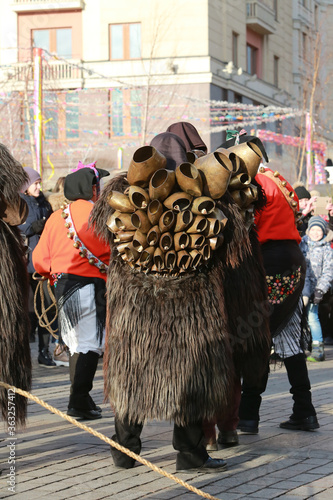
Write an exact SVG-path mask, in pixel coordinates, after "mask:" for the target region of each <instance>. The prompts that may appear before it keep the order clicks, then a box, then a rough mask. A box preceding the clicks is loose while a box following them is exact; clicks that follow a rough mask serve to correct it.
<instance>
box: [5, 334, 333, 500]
mask: <svg viewBox="0 0 333 500" xmlns="http://www.w3.org/2000/svg"><path fill="white" fill-rule="evenodd" d="M30 345H31V348H32V354H33V387H32V393H33V394H35V395H36V396H38V397H40V398H41V399H43V400H44V401H46V402H48V403H49V404H51V405H53V406H55V407H56V408H58V409H60V410H62V411H66V408H67V400H68V391H69V380H68V368H64V367H56V368H51V369H50V368H49V369H47V368H44V367H41V366H39V365H38V363H37V353H36V350H37V344H36V343H33V344H30ZM308 368H309V372H310V378H311V383H312V393H313V401H314V404H315V407H316V409H317V413H318V419H319V422H320V425H321V427H320V429H319V430H318V431H315V432H302V431H295V432H292V431H287V430H283V429H280V428H279V426H278V424H279V422H280V421H282V420H284V419H285V418H286V417H288V416H289V415H290V413H291V406H292V399H291V395H290V394H289V384H288V380H287V375H286V372H285V369H284V368H283V367H279V368H277V369H275V371H273V372H272V373H271V375H270V378H269V382H268V388H267V391H266V393H265V395H264V398H263V403H262V408H261V422H260V429H259V434H258V435H256V436H250V435H245V434H240V444H239V446H237V447H234V448H228V449H220V450H219V451H217V452H213V453H212V456H214V457H221V458H222V457H223V458H224V459H226V460H227V462H228V470H227V471H225V472H222V473H219V474H193V475H190V474H179V477H180V478H181V479H183V480H184V481H188V482H189V483H190V484H192V485H194V486H196V487H197V488H200V489H202V490H203V491H205V492H207V493H210V494H211V495H214V496H215V497H217V498H219V499H223V500H236V499H272V498H282V499H284V500H292V499H298V500H300V499H308V498H311V499H316V500H331V499H332V498H333V391H332V388H333V380H332V378H333V377H332V375H333V347H329V348H326V361H324V362H321V363H308ZM93 396H94V399H95V400H96V402H97V403H98V404H99V405H101V406H102V408H103V418H102V419H101V420H97V421H87V422H85V423H87V425H89V426H91V427H92V428H94V429H96V430H98V431H100V432H102V433H103V434H105V435H106V436H109V437H111V436H112V434H113V413H112V411H111V409H110V407H109V405H108V404H107V403H103V404H101V403H102V401H103V380H102V360H101V362H100V363H99V367H98V371H97V374H96V378H95V384H94V389H93ZM28 415H29V418H28V425H27V427H26V429H25V430H24V431H21V432H18V433H17V434H16V438H17V439H16V441H15V460H16V463H15V493H14V492H12V491H9V490H8V488H9V486H10V485H9V483H7V481H8V480H9V477H10V476H8V474H9V472H10V469H9V467H10V464H9V463H8V461H9V459H10V456H11V455H10V453H11V448H10V443H11V442H12V441H11V438H10V437H9V436H8V434H6V432H5V429H4V427H3V426H2V427H1V429H0V431H1V434H0V445H1V446H0V464H1V465H0V469H1V471H0V474H1V475H0V498H9V497H13V498H15V499H17V500H30V499H31V500H32V499H43V500H44V499H56V500H62V499H69V498H70V499H72V498H77V499H78V498H80V500H81V499H82V500H98V499H102V498H113V499H117V500H118V499H119V500H121V499H124V500H125V499H126V500H131V499H150V500H162V499H183V498H185V499H186V500H192V499H195V498H202V497H199V496H198V495H196V494H193V493H191V492H189V491H188V490H186V489H184V488H183V487H181V486H179V485H178V484H176V483H174V482H173V481H171V480H170V479H168V478H165V477H163V476H161V475H159V474H158V473H156V472H154V471H152V470H150V469H148V468H146V467H145V466H143V465H141V464H139V465H137V466H136V467H135V468H134V469H131V470H119V469H117V468H115V467H114V466H113V463H112V460H111V457H110V451H109V446H108V445H107V444H106V443H105V442H103V441H101V440H99V439H98V438H96V437H94V436H92V435H91V434H87V433H85V432H84V431H81V430H80V429H78V428H76V427H74V426H73V425H71V424H70V423H68V422H67V421H65V420H63V419H61V418H60V417H58V416H57V415H54V414H52V413H49V412H48V411H47V410H45V409H44V408H43V407H41V406H39V405H37V404H36V403H33V402H32V403H30V402H29V412H28ZM0 425H2V424H0ZM142 440H143V450H142V456H144V457H145V458H146V459H148V460H150V461H151V462H153V463H154V464H156V465H158V466H160V467H162V468H164V469H165V470H167V471H168V472H171V473H175V451H174V450H173V448H172V444H171V441H172V426H171V425H170V423H169V422H150V423H148V424H147V425H146V426H145V427H144V430H143V434H142Z"/></svg>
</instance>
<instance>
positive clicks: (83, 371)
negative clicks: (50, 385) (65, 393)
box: [68, 351, 99, 410]
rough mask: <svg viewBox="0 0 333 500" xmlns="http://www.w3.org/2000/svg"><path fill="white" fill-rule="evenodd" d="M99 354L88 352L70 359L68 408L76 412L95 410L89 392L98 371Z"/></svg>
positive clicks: (74, 355)
mask: <svg viewBox="0 0 333 500" xmlns="http://www.w3.org/2000/svg"><path fill="white" fill-rule="evenodd" d="M98 359H99V354H97V353H96V352H93V351H88V352H87V353H86V354H83V353H82V352H80V353H79V354H76V353H75V354H73V355H72V356H70V359H69V375H70V379H71V389H70V397H69V403H68V408H75V409H76V410H95V408H96V405H95V403H94V401H93V399H92V397H91V396H90V394H89V392H90V391H91V389H92V388H93V381H94V377H95V373H96V370H97V365H98Z"/></svg>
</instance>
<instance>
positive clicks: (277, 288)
mask: <svg viewBox="0 0 333 500" xmlns="http://www.w3.org/2000/svg"><path fill="white" fill-rule="evenodd" d="M237 140H238V141H239V143H242V142H247V141H250V140H251V136H248V135H242V134H241V133H240V134H239V135H238V138H237ZM235 141H236V137H233V138H232V139H230V140H229V141H227V142H226V143H224V144H223V145H222V147H225V148H228V147H231V146H233V145H234V144H235ZM255 181H256V182H257V183H258V184H259V185H260V187H261V190H262V192H263V195H264V198H265V204H264V206H263V207H262V208H256V211H255V227H256V231H257V234H258V239H259V243H260V246H261V253H262V257H263V263H264V268H265V271H266V281H267V285H268V300H269V304H270V317H269V320H270V331H271V336H272V343H273V346H274V351H275V354H276V355H278V356H279V358H280V359H282V360H283V363H284V365H285V367H286V370H287V375H288V379H289V382H290V385H291V388H290V393H291V394H292V395H293V400H294V404H293V412H292V414H291V416H290V417H289V419H288V420H286V421H284V422H281V423H280V427H281V428H282V429H289V430H304V431H312V430H315V429H318V428H319V423H318V420H317V416H316V411H315V408H314V406H313V404H312V397H311V385H310V380H309V376H308V371H307V366H306V359H305V356H304V349H305V348H306V347H307V341H308V338H307V333H308V332H307V328H306V325H305V318H304V307H303V301H302V290H303V286H304V283H305V279H306V261H305V258H304V256H303V254H302V252H301V250H300V248H299V243H300V241H301V237H300V235H299V232H298V229H297V225H296V222H297V220H298V216H299V202H298V198H297V195H296V193H295V191H294V190H293V188H292V187H291V185H290V184H289V183H288V182H287V181H286V180H285V179H284V178H283V177H282V176H281V175H280V174H279V172H278V171H275V172H273V171H272V170H270V169H269V168H266V167H263V166H261V167H260V168H259V171H258V173H257V175H256V176H255ZM268 372H269V367H268V366H267V371H266V374H265V376H264V377H263V378H262V380H261V382H260V383H259V384H258V385H253V383H250V382H249V380H247V378H246V377H244V378H243V384H242V396H241V403H240V407H239V423H238V429H240V430H241V431H242V432H246V433H249V434H257V433H258V426H259V420H260V419H259V409H260V404H261V394H262V393H263V392H264V391H265V389H266V385H267V379H268Z"/></svg>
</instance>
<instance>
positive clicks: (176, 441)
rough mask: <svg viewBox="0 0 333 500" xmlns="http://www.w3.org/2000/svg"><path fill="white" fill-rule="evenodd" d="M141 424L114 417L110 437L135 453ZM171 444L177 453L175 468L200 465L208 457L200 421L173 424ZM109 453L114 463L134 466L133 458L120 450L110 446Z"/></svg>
mask: <svg viewBox="0 0 333 500" xmlns="http://www.w3.org/2000/svg"><path fill="white" fill-rule="evenodd" d="M142 428H143V425H142V424H132V423H129V422H128V420H127V419H125V420H119V419H118V418H117V417H115V430H116V434H115V435H114V436H112V439H113V440H114V441H116V443H119V444H121V445H122V446H124V447H126V448H128V449H129V450H131V451H133V452H134V453H136V454H139V453H140V451H141V439H140V435H141V432H142ZM172 444H173V447H174V448H175V450H177V451H178V453H177V461H176V468H177V469H191V468H193V467H200V466H201V465H203V464H204V463H205V462H206V460H207V459H208V456H209V455H208V453H207V451H206V449H205V446H204V445H203V431H202V423H201V422H198V423H194V424H189V425H187V426H184V427H182V426H179V425H176V424H174V428H173V439H172ZM111 454H112V457H113V461H114V463H115V465H117V466H118V467H123V468H124V469H130V468H131V467H134V464H135V460H134V459H133V458H131V457H128V456H127V455H125V454H124V453H122V452H121V451H119V450H117V449H116V448H113V447H112V446H111Z"/></svg>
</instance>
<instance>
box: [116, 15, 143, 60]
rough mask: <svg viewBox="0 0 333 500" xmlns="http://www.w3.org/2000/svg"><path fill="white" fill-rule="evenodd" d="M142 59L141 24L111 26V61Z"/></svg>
mask: <svg viewBox="0 0 333 500" xmlns="http://www.w3.org/2000/svg"><path fill="white" fill-rule="evenodd" d="M140 57H141V24H140V23H131V24H111V25H110V59H111V60H116V59H139V58H140Z"/></svg>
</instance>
